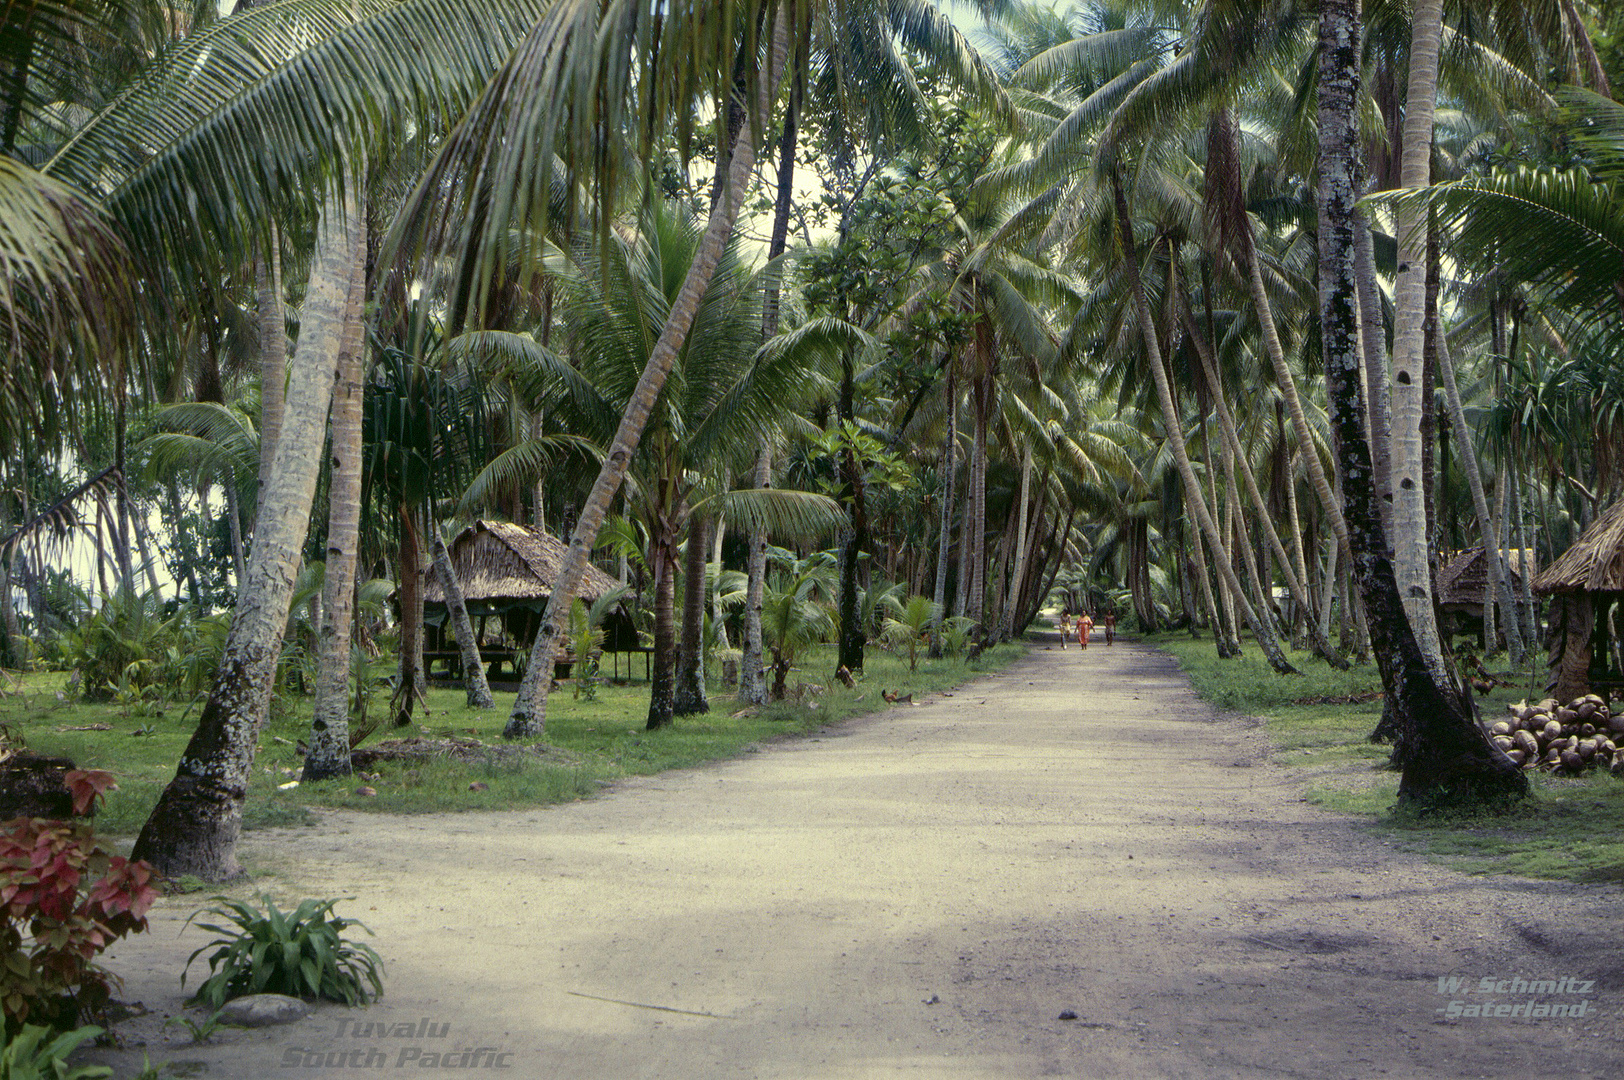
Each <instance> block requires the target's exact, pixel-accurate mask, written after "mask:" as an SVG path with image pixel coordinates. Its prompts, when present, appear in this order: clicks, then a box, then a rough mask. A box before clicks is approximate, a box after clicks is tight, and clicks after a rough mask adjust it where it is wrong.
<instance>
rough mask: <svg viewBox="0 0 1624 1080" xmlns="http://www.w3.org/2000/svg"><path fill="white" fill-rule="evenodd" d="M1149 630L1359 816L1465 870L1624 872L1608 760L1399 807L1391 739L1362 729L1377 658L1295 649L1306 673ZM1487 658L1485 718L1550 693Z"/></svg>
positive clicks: (1370, 724)
mask: <svg viewBox="0 0 1624 1080" xmlns="http://www.w3.org/2000/svg"><path fill="white" fill-rule="evenodd" d="M1148 640H1150V641H1151V643H1153V644H1155V645H1157V646H1159V647H1161V648H1163V649H1166V650H1167V651H1168V652H1170V653H1172V654H1173V655H1174V656H1175V657H1177V658H1178V661H1179V663H1180V664H1181V665H1182V666H1183V668H1184V670H1185V672H1186V673H1187V674H1188V675H1189V677H1190V681H1191V683H1192V685H1193V686H1194V687H1195V689H1196V692H1197V693H1199V694H1200V695H1201V696H1202V697H1203V698H1205V699H1206V700H1208V701H1211V702H1212V703H1213V704H1215V705H1218V706H1219V707H1221V708H1225V709H1233V710H1235V711H1238V712H1244V713H1247V714H1249V715H1251V716H1257V717H1260V718H1262V719H1263V721H1264V723H1265V730H1266V731H1267V732H1268V735H1269V738H1270V739H1271V740H1272V741H1273V743H1274V747H1275V760H1276V761H1277V762H1278V763H1280V764H1282V765H1286V766H1290V767H1292V768H1294V769H1298V770H1301V780H1302V784H1303V787H1304V792H1305V794H1306V796H1307V798H1308V799H1309V801H1310V802H1313V803H1316V804H1318V805H1320V806H1324V807H1326V808H1328V809H1331V810H1336V811H1338V812H1341V813H1346V814H1350V815H1354V816H1356V817H1359V818H1363V819H1364V820H1366V821H1368V822H1369V823H1370V826H1371V827H1372V828H1374V829H1377V830H1380V831H1381V832H1382V833H1384V834H1385V835H1387V836H1388V837H1389V838H1391V839H1394V840H1397V841H1398V842H1400V843H1401V844H1402V845H1404V846H1406V847H1409V848H1412V849H1414V850H1418V851H1422V852H1424V853H1426V854H1427V855H1428V856H1429V857H1431V858H1433V859H1436V860H1438V861H1439V862H1442V863H1444V864H1446V865H1448V866H1451V867H1454V868H1456V869H1459V870H1464V871H1467V872H1469V873H1501V874H1521V875H1524V876H1527V877H1538V878H1557V879H1565V880H1569V881H1624V781H1620V780H1615V779H1613V778H1612V777H1611V776H1609V775H1607V773H1605V772H1601V771H1592V772H1590V773H1587V774H1586V775H1585V776H1583V777H1581V778H1578V779H1567V778H1560V777H1554V776H1551V775H1549V774H1547V773H1542V772H1530V773H1529V774H1528V775H1529V780H1530V782H1531V783H1530V786H1531V789H1532V794H1531V797H1530V798H1528V799H1527V800H1525V801H1524V802H1523V803H1521V804H1519V805H1517V806H1514V807H1511V808H1508V809H1506V810H1504V811H1500V812H1479V813H1461V814H1453V815H1431V816H1427V817H1417V816H1415V815H1414V814H1412V813H1409V812H1407V811H1403V810H1400V809H1399V808H1398V807H1397V806H1396V799H1397V792H1398V774H1397V773H1394V772H1392V771H1391V770H1389V769H1387V768H1386V767H1385V766H1386V763H1387V757H1388V748H1387V747H1385V746H1376V745H1373V744H1371V743H1370V742H1369V741H1368V738H1367V737H1368V736H1369V734H1370V732H1371V731H1372V730H1373V729H1374V728H1375V726H1376V723H1377V721H1378V720H1380V719H1381V700H1380V698H1379V697H1377V698H1374V699H1373V700H1362V699H1363V698H1365V697H1367V696H1369V695H1374V694H1376V693H1378V692H1379V691H1380V690H1381V680H1380V678H1379V676H1378V675H1377V673H1376V669H1375V667H1374V666H1373V665H1369V664H1366V665H1355V666H1354V668H1353V669H1352V670H1350V671H1346V672H1341V671H1335V670H1333V669H1332V668H1331V667H1329V665H1327V664H1325V663H1323V662H1321V661H1318V660H1316V659H1314V658H1313V657H1312V656H1311V655H1309V654H1307V653H1293V654H1291V659H1292V663H1293V664H1294V665H1296V666H1297V667H1298V668H1300V669H1301V670H1302V671H1303V673H1304V674H1303V675H1302V676H1300V677H1299V676H1285V675H1277V674H1275V673H1274V672H1273V671H1272V670H1271V669H1270V668H1269V666H1268V663H1267V662H1266V661H1265V660H1264V658H1263V655H1262V653H1261V652H1260V651H1259V650H1258V649H1257V648H1256V647H1255V646H1251V645H1250V644H1249V646H1248V648H1247V649H1246V651H1245V654H1244V655H1243V656H1242V657H1241V658H1239V659H1238V660H1219V659H1218V657H1217V654H1216V653H1215V651H1214V650H1213V647H1212V642H1211V640H1210V639H1206V638H1203V639H1202V640H1200V641H1194V640H1191V638H1190V636H1189V634H1187V633H1184V634H1159V635H1153V636H1152V637H1151V638H1149V639H1148ZM1494 661H1499V662H1498V663H1496V662H1494ZM1489 667H1490V670H1492V671H1494V672H1495V673H1496V675H1497V677H1499V678H1501V679H1502V680H1503V682H1504V683H1506V684H1507V685H1502V686H1499V687H1496V688H1495V689H1494V690H1493V691H1492V692H1490V693H1488V694H1484V695H1479V697H1478V707H1479V709H1480V711H1481V713H1482V715H1483V718H1484V720H1485V721H1488V722H1493V721H1494V720H1497V719H1499V718H1500V717H1502V716H1504V715H1505V714H1506V705H1507V703H1509V702H1513V701H1521V700H1524V699H1525V698H1526V699H1527V700H1530V701H1537V700H1539V699H1540V698H1542V697H1543V696H1544V692H1543V690H1542V689H1541V686H1542V685H1543V671H1540V672H1538V674H1537V675H1536V678H1537V679H1538V682H1536V683H1533V684H1531V683H1530V681H1529V679H1530V676H1529V673H1528V671H1527V670H1523V671H1521V672H1511V671H1509V670H1502V669H1504V668H1505V667H1506V665H1505V663H1504V658H1503V657H1498V658H1492V659H1491V662H1490V664H1489ZM1350 698H1352V699H1354V700H1351V701H1350V700H1349V699H1350Z"/></svg>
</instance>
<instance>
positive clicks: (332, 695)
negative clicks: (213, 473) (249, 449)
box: [256, 198, 367, 781]
mask: <svg viewBox="0 0 1624 1080" xmlns="http://www.w3.org/2000/svg"><path fill="white" fill-rule="evenodd" d="M346 209H352V210H353V211H354V213H355V214H356V216H357V221H356V222H355V226H354V229H353V239H352V244H353V246H352V247H351V249H350V252H349V257H350V266H349V273H350V278H349V291H348V295H347V296H346V301H345V308H344V316H343V318H344V323H343V329H342V334H343V337H342V339H341V341H340V344H339V352H338V364H337V368H338V370H337V373H336V381H335V385H334V387H333V391H332V399H333V400H332V424H331V427H332V440H331V445H332V459H331V460H332V469H331V472H330V474H329V479H328V485H327V496H328V500H327V501H328V512H327V552H326V557H325V559H324V560H323V561H324V568H325V569H324V573H323V579H322V604H321V616H322V618H321V627H320V630H319V634H318V637H317V643H316V659H317V669H316V701H315V707H314V709H313V711H312V716H311V721H310V744H309V748H308V749H307V750H306V752H305V760H304V769H303V770H302V771H301V773H300V779H301V780H306V781H309V780H326V779H329V778H331V777H334V776H348V775H349V774H350V622H351V614H352V607H353V604H354V600H355V564H356V549H357V547H358V546H359V532H360V527H361V411H362V400H363V394H364V383H363V373H364V372H365V370H366V363H365V361H364V359H363V356H364V354H365V352H366V342H365V337H366V326H365V323H364V322H363V320H362V307H363V301H364V299H365V296H366V288H367V280H366V278H367V273H366V268H367V261H366V251H367V241H366V227H365V223H364V220H362V219H361V215H362V214H364V212H365V211H364V210H363V209H362V203H361V200H360V199H359V198H357V199H355V200H354V201H353V202H352V204H351V206H350V207H348V208H346ZM284 404H285V402H284ZM281 419H282V418H281V417H278V420H279V421H280V420H281ZM272 460H273V462H274V460H275V458H274V457H273V458H272ZM257 546H258V545H257V543H256V547H257Z"/></svg>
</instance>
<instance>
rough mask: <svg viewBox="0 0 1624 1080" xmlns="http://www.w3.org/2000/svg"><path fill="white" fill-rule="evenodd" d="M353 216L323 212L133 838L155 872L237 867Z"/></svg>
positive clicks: (317, 468) (341, 305)
mask: <svg viewBox="0 0 1624 1080" xmlns="http://www.w3.org/2000/svg"><path fill="white" fill-rule="evenodd" d="M359 224H360V222H359V215H358V213H357V212H356V210H355V204H354V202H353V200H347V205H346V206H345V207H344V209H343V211H342V212H338V211H336V209H333V208H330V210H329V212H328V213H326V214H324V215H323V218H322V223H321V227H320V229H319V231H318V234H317V238H316V251H315V254H314V256H313V258H312V262H311V274H310V284H309V286H308V288H307V290H306V293H305V303H304V311H303V320H302V321H303V329H302V331H301V332H300V334H299V345H298V348H297V349H296V350H295V352H294V356H293V363H292V365H291V367H292V371H291V378H290V379H289V383H288V395H287V403H286V408H285V412H284V416H283V421H282V437H281V438H280V439H278V440H277V447H276V457H275V459H274V460H273V462H272V464H271V476H270V482H269V483H268V484H267V485H266V488H265V513H264V514H262V515H261V517H262V518H263V521H262V524H261V528H260V532H259V535H258V536H257V537H255V541H254V551H253V559H252V561H251V562H250V564H249V568H248V574H247V578H246V580H245V581H243V583H242V588H241V592H240V594H239V598H238V602H237V610H236V614H235V615H234V617H233V618H232V622H231V630H230V632H229V633H228V634H227V637H226V644H225V650H224V654H223V656H222V657H221V661H220V670H219V673H218V674H217V675H216V676H215V680H214V689H213V690H212V691H211V692H210V694H209V700H208V704H206V705H205V706H204V707H203V715H202V716H201V717H200V718H199V720H198V725H197V731H196V732H195V733H193V735H192V738H191V741H190V742H189V743H187V745H186V751H185V753H184V754H183V755H182V756H181V760H180V766H179V768H178V769H177V770H176V772H175V778H174V779H173V780H171V781H170V783H169V786H168V787H167V788H165V789H164V792H163V794H162V795H161V796H160V797H159V799H158V805H157V806H156V807H155V808H154V809H153V811H152V816H151V817H149V818H148V819H147V822H146V824H145V825H144V826H143V827H142V829H141V835H140V836H139V837H137V839H136V842H135V850H134V857H135V858H138V859H146V860H147V861H148V862H151V863H152V864H153V865H154V866H155V867H156V868H157V869H158V871H159V872H160V873H162V874H163V875H165V876H166V877H171V878H174V877H179V876H180V875H182V874H193V875H195V876H197V877H200V878H202V879H204V880H205V881H220V880H223V879H225V878H229V877H234V876H236V874H237V873H238V872H239V871H238V866H237V859H236V846H237V836H238V834H239V832H240V831H241V828H242V804H243V799H244V798H245V797H246V796H247V793H248V775H249V770H250V769H251V768H252V766H253V761H254V749H255V744H256V742H257V741H258V739H259V733H260V728H261V727H262V726H263V724H264V721H265V714H266V712H267V710H268V709H269V706H270V699H271V682H272V679H273V677H274V676H275V674H276V663H277V659H278V657H279V656H280V654H281V648H282V634H283V631H284V630H285V628H286V626H287V620H288V608H289V605H290V603H291V601H292V599H293V581H294V577H295V575H297V573H298V570H299V557H300V552H301V550H302V549H303V547H304V540H305V533H306V530H307V528H308V526H309V524H310V508H311V503H312V502H313V501H314V499H315V494H316V479H317V476H318V474H319V473H320V472H321V456H322V444H323V443H324V441H325V440H324V439H323V438H322V431H323V428H324V427H325V426H326V421H327V407H328V403H329V401H330V400H331V398H332V392H333V378H334V375H335V372H336V370H337V366H338V353H339V348H340V345H341V343H342V339H343V334H344V314H345V309H346V308H347V307H348V297H349V283H350V272H351V266H352V255H353V252H354V248H355V242H356V241H355V237H356V231H357V229H358V228H359Z"/></svg>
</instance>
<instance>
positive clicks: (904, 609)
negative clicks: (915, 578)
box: [883, 595, 942, 671]
mask: <svg viewBox="0 0 1624 1080" xmlns="http://www.w3.org/2000/svg"><path fill="white" fill-rule="evenodd" d="M885 607H886V610H888V611H889V612H890V613H891V614H890V615H889V616H887V618H886V620H885V626H884V629H883V634H884V636H885V643H886V644H887V645H889V646H890V647H891V648H893V649H896V650H898V651H901V650H902V649H907V650H908V670H909V671H916V670H918V668H919V641H920V639H921V638H923V637H924V636H925V635H926V634H928V633H930V628H931V625H932V624H933V623H934V622H935V621H936V617H937V616H938V615H939V614H941V610H942V609H941V607H940V606H939V605H938V604H936V603H935V602H934V601H933V600H931V598H930V597H928V596H910V597H909V598H908V600H907V602H906V603H904V602H903V601H901V600H899V599H897V597H896V596H894V595H891V596H887V597H886V598H885Z"/></svg>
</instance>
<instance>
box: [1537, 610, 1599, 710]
mask: <svg viewBox="0 0 1624 1080" xmlns="http://www.w3.org/2000/svg"><path fill="white" fill-rule="evenodd" d="M1595 629H1596V610H1595V608H1594V606H1593V605H1592V604H1591V602H1590V597H1589V596H1588V595H1586V594H1584V593H1566V594H1559V595H1557V596H1556V597H1555V598H1554V599H1553V600H1552V602H1551V639H1550V640H1551V648H1550V659H1549V660H1548V661H1547V664H1548V666H1549V667H1550V669H1551V681H1550V682H1549V683H1548V684H1547V688H1546V689H1547V692H1548V693H1550V695H1551V696H1552V697H1554V698H1556V699H1557V700H1558V701H1571V700H1573V699H1574V698H1576V697H1580V696H1581V695H1583V694H1586V693H1588V692H1589V690H1590V655H1591V653H1590V640H1591V637H1592V635H1593V634H1594V633H1595Z"/></svg>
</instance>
